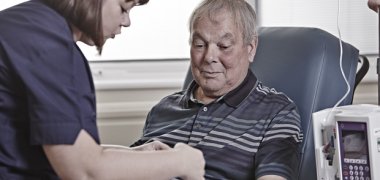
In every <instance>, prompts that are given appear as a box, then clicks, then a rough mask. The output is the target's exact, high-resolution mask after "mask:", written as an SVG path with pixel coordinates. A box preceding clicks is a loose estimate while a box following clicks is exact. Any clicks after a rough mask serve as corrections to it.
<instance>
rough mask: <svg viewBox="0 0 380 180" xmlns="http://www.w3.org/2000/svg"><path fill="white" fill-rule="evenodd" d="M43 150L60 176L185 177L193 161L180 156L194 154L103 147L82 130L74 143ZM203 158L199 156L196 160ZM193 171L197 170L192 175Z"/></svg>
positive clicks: (75, 177) (103, 177)
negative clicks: (106, 148)
mask: <svg viewBox="0 0 380 180" xmlns="http://www.w3.org/2000/svg"><path fill="white" fill-rule="evenodd" d="M43 149H44V151H45V153H46V155H47V157H48V159H49V161H50V163H51V164H52V166H53V168H54V170H55V171H56V172H57V174H58V175H59V176H60V178H62V179H170V178H173V177H182V176H183V177H185V176H187V175H188V174H189V172H187V171H189V169H190V170H191V169H192V168H191V167H190V165H191V164H192V163H188V162H186V161H184V160H183V159H184V158H185V157H186V156H191V155H194V153H192V154H189V153H188V152H186V151H179V150H178V149H172V150H164V151H158V152H157V151H156V152H145V151H144V152H140V151H120V150H104V149H103V148H102V147H101V146H99V145H98V144H96V142H95V141H94V140H93V139H92V137H91V136H90V135H89V134H88V133H87V132H86V131H84V130H82V131H81V132H80V133H79V135H78V137H77V139H76V141H75V143H74V144H73V145H44V146H43ZM200 154H201V153H200ZM197 156H199V155H197ZM195 158H197V157H195ZM202 160H203V159H200V160H199V162H201V161H202ZM199 164H201V163H199ZM198 169H201V168H198ZM195 171H196V170H195ZM186 173H187V174H186ZM196 173H198V172H195V173H193V174H196ZM199 174H201V172H199ZM201 175H203V174H201Z"/></svg>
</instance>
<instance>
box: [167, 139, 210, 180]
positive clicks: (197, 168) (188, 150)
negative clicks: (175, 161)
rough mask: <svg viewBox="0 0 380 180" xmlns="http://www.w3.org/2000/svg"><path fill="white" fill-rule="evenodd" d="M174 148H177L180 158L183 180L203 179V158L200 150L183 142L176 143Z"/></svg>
mask: <svg viewBox="0 0 380 180" xmlns="http://www.w3.org/2000/svg"><path fill="white" fill-rule="evenodd" d="M174 150H178V152H179V153H180V157H181V159H182V164H183V166H182V170H183V174H184V175H183V176H181V178H182V179H183V180H204V179H205V178H204V177H203V176H204V174H205V159H204V158H203V153H202V151H200V150H198V149H195V148H192V147H190V146H188V145H186V144H183V143H177V144H176V145H175V146H174Z"/></svg>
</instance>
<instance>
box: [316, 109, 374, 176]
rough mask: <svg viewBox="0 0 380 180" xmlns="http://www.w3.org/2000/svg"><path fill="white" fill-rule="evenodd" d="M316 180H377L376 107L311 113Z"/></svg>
mask: <svg viewBox="0 0 380 180" xmlns="http://www.w3.org/2000/svg"><path fill="white" fill-rule="evenodd" d="M313 127H314V129H313V130H314V145H315V157H316V167H317V176H318V180H338V179H339V180H380V106H377V105H348V106H341V107H336V108H330V109H325V110H322V111H319V112H316V113H313Z"/></svg>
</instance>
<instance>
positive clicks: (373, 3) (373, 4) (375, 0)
mask: <svg viewBox="0 0 380 180" xmlns="http://www.w3.org/2000/svg"><path fill="white" fill-rule="evenodd" d="M379 5H380V0H368V7H369V8H370V9H372V10H374V11H375V12H378V7H379Z"/></svg>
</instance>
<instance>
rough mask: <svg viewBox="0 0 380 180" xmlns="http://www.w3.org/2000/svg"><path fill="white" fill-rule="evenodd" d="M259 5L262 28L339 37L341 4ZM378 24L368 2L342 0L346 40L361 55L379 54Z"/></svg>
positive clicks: (296, 1)
mask: <svg viewBox="0 0 380 180" xmlns="http://www.w3.org/2000/svg"><path fill="white" fill-rule="evenodd" d="M257 5H258V14H259V15H258V17H259V24H260V26H262V27H269V26H300V27H317V28H320V29H323V30H325V31H328V32H330V33H331V34H333V35H335V36H337V37H338V29H337V17H338V0H281V1H278V0H258V1H257ZM378 21H379V20H378V14H377V13H375V12H374V11H372V10H370V9H369V8H368V7H367V0H340V18H339V28H340V32H341V37H342V40H343V41H345V42H347V43H349V44H352V45H353V46H355V47H356V48H358V49H359V51H360V54H367V55H369V54H378V51H379V50H378Z"/></svg>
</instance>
